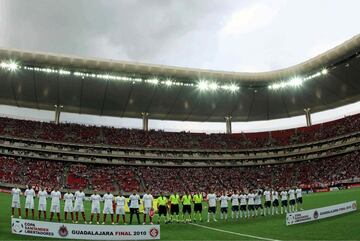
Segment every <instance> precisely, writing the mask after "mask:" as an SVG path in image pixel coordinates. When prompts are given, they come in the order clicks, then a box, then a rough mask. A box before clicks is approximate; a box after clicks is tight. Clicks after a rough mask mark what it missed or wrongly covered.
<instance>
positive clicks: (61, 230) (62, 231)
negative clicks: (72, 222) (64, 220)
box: [58, 225, 69, 237]
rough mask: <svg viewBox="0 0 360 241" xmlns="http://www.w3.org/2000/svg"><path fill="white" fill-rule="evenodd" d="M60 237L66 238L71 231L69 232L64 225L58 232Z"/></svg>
mask: <svg viewBox="0 0 360 241" xmlns="http://www.w3.org/2000/svg"><path fill="white" fill-rule="evenodd" d="M58 233H59V235H60V236H61V237H66V236H67V235H68V234H69V231H68V230H67V228H66V227H65V225H62V226H61V227H60V228H59V231H58Z"/></svg>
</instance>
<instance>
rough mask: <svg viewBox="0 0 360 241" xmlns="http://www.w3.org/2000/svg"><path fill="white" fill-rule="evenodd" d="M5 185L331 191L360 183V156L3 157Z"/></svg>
mask: <svg viewBox="0 0 360 241" xmlns="http://www.w3.org/2000/svg"><path fill="white" fill-rule="evenodd" d="M0 165H1V166H2V168H1V170H0V182H2V183H10V184H22V185H26V184H32V185H40V186H45V187H54V186H59V187H61V188H64V189H66V188H70V189H78V188H80V187H82V188H85V189H88V190H93V189H98V190H102V191H105V190H107V189H108V188H109V189H110V190H112V191H117V190H121V189H123V190H125V191H126V192H131V191H132V190H134V189H135V190H137V191H144V189H146V188H150V189H151V190H152V192H153V193H155V194H157V193H159V192H160V191H165V192H172V191H179V192H183V191H185V190H189V191H191V192H194V191H204V192H208V191H209V190H215V191H222V190H242V189H244V188H245V189H253V188H259V187H274V188H277V189H281V188H287V187H291V186H295V185H296V186H307V187H327V186H329V185H334V184H336V183H339V182H341V181H344V180H351V179H355V178H359V177H360V152H358V151H356V152H352V153H349V154H345V155H340V156H335V157H330V158H323V159H320V160H315V161H304V162H296V163H288V164H277V165H261V166H247V167H246V166H244V167H196V168H195V167H193V168H185V167H147V166H120V165H119V166H118V165H100V164H77V163H68V162H57V161H39V160H30V159H22V158H18V159H15V158H12V157H0Z"/></svg>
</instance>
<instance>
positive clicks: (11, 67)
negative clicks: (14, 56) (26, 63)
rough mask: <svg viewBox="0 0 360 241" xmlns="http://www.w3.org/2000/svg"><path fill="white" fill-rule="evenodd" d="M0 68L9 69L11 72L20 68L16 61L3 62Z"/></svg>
mask: <svg viewBox="0 0 360 241" xmlns="http://www.w3.org/2000/svg"><path fill="white" fill-rule="evenodd" d="M0 67H1V68H2V69H7V70H9V71H15V70H17V69H18V68H19V65H18V64H17V63H15V62H14V61H9V62H5V61H3V62H1V63H0Z"/></svg>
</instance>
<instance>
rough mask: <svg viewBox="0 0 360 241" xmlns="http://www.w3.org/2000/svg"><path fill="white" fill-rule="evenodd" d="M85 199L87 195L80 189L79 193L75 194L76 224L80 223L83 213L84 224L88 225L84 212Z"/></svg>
mask: <svg viewBox="0 0 360 241" xmlns="http://www.w3.org/2000/svg"><path fill="white" fill-rule="evenodd" d="M84 199H85V193H84V192H83V190H82V188H80V189H79V191H76V192H75V205H74V212H75V215H76V222H75V223H78V222H79V212H81V215H82V218H83V220H84V223H86V217H85V212H84Z"/></svg>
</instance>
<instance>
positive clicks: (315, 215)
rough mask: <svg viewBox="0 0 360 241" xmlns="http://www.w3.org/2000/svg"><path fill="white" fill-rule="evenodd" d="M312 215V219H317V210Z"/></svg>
mask: <svg viewBox="0 0 360 241" xmlns="http://www.w3.org/2000/svg"><path fill="white" fill-rule="evenodd" d="M313 217H314V219H317V218H318V217H319V213H318V211H317V210H315V212H314V215H313Z"/></svg>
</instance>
